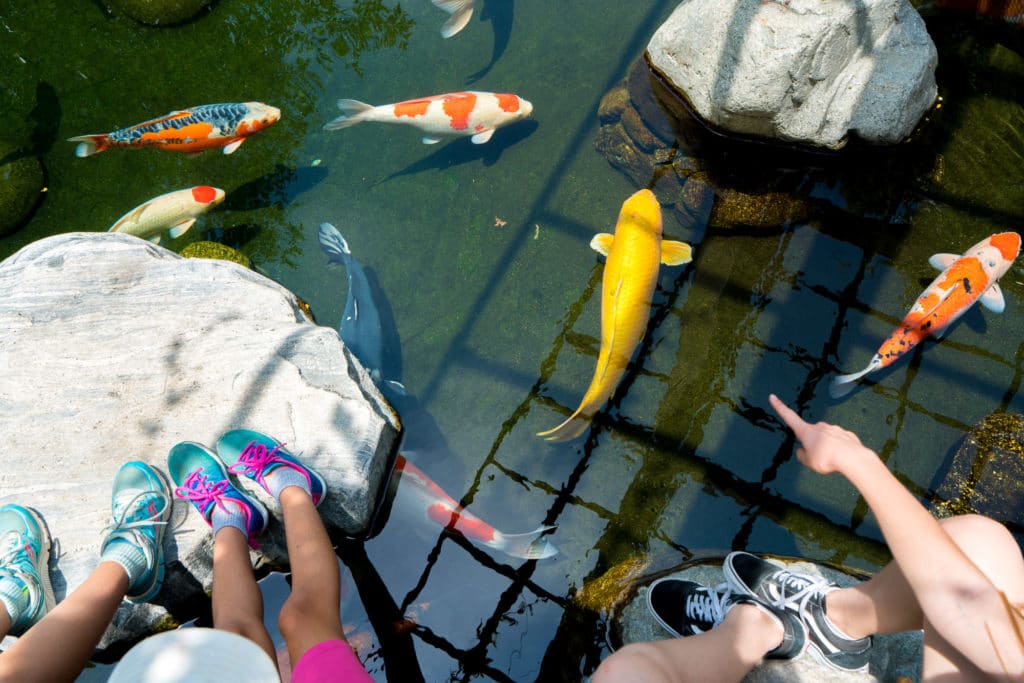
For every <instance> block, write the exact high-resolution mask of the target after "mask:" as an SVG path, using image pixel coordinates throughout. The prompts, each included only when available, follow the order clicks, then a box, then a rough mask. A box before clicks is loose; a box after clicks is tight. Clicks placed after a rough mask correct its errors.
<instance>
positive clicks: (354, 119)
mask: <svg viewBox="0 0 1024 683" xmlns="http://www.w3.org/2000/svg"><path fill="white" fill-rule="evenodd" d="M373 108H374V107H373V105H372V104H367V103H366V102H360V101H359V100H338V109H340V110H341V116H339V117H338V118H336V119H333V120H331V121H328V122H327V123H325V124H324V130H339V129H341V128H348V127H349V126H354V125H356V124H357V123H360V122H361V121H363V120H364V119H365V118H366V113H367V112H368V111H371V110H372V109H373Z"/></svg>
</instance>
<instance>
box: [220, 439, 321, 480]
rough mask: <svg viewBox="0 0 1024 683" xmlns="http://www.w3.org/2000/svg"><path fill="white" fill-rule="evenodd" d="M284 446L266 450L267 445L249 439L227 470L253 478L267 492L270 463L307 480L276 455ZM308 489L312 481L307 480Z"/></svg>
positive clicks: (303, 474)
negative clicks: (287, 468)
mask: <svg viewBox="0 0 1024 683" xmlns="http://www.w3.org/2000/svg"><path fill="white" fill-rule="evenodd" d="M282 448H284V444H283V443H281V444H278V445H276V446H274V448H273V450H269V451H268V450H267V447H266V446H264V445H263V444H261V443H259V442H257V441H250V442H249V445H248V446H246V447H245V449H244V450H243V451H242V453H241V454H240V455H239V456H238V460H236V461H235V462H234V464H233V465H231V466H230V467H228V470H230V471H231V472H233V473H234V474H242V475H244V476H246V477H249V478H251V479H254V480H255V481H256V482H257V483H259V485H260V486H262V487H263V488H265V489H266V490H267V492H268V493H269V492H270V487H269V486H267V481H266V479H265V475H266V474H267V472H268V470H269V471H273V469H274V468H273V467H272V465H275V464H280V465H284V466H286V467H290V468H291V469H293V470H295V471H296V472H299V473H300V474H302V476H304V477H305V478H306V481H307V482H309V475H308V474H306V473H305V472H303V471H302V470H301V469H300V468H297V467H295V465H294V464H293V463H291V462H289V461H288V460H285V459H284V458H281V457H278V455H277V452H278V451H279V450H281V449H282ZM309 486H310V490H312V486H313V483H312V482H309Z"/></svg>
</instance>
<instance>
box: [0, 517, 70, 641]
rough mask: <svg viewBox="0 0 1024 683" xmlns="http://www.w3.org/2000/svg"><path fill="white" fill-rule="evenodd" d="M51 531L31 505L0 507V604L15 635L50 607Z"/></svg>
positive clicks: (51, 601) (51, 590)
mask: <svg viewBox="0 0 1024 683" xmlns="http://www.w3.org/2000/svg"><path fill="white" fill-rule="evenodd" d="M50 545H51V542H50V533H49V531H48V530H47V528H46V524H45V523H44V522H43V518H42V517H40V516H39V515H38V514H37V513H36V512H35V511H34V510H32V509H31V508H27V507H23V506H21V505H14V504H8V505H4V506H3V507H0V605H3V606H4V607H6V609H7V613H8V616H10V619H11V629H10V634H11V635H12V636H18V635H21V634H22V633H24V632H25V631H26V630H27V629H28V628H29V627H30V626H32V624H34V623H36V622H37V621H39V620H40V619H42V618H43V615H44V614H46V613H47V612H49V611H50V610H51V609H53V606H54V605H55V604H56V600H55V599H54V596H53V588H51V587H50V573H49V570H48V569H47V564H48V562H49V557H50Z"/></svg>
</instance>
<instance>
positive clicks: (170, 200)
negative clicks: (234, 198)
mask: <svg viewBox="0 0 1024 683" xmlns="http://www.w3.org/2000/svg"><path fill="white" fill-rule="evenodd" d="M222 201H224V190H222V189H220V188H219V187H210V186H209V185H197V186H196V187H190V188H188V189H185V190H175V191H174V192H168V193H167V194H162V195H160V196H159V197H154V198H153V199H150V200H149V201H148V202H145V203H143V204H139V205H138V206H136V207H135V208H134V209H132V210H131V211H129V212H128V213H126V214H125V215H123V216H121V218H120V219H119V220H118V221H117V222H116V223H114V224H113V225H112V226H110V229H109V230H107V232H122V233H125V234H127V235H135V236H136V237H141V238H142V239H144V240H149V241H150V242H153V243H154V244H159V243H160V236H161V234H162V233H163V231H164V230H167V231H168V234H169V235H170V236H171V238H177V237H181V236H182V235H184V234H185V233H186V232H188V229H189V228H191V227H192V226H193V225H194V224H195V222H196V217H197V216H200V215H202V214H204V213H206V212H207V211H209V210H210V209H212V208H213V207H215V206H217V205H218V204H220V203H221V202H222Z"/></svg>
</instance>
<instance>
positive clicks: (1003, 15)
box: [935, 0, 1024, 25]
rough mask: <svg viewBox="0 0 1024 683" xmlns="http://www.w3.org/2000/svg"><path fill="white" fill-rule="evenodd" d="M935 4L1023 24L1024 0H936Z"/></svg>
mask: <svg viewBox="0 0 1024 683" xmlns="http://www.w3.org/2000/svg"><path fill="white" fill-rule="evenodd" d="M935 6H936V7H940V8H942V9H951V10H958V11H961V12H974V13H975V14H977V15H978V16H982V17H991V18H993V19H1002V20H1003V21H1008V22H1010V23H1011V24H1021V25H1024V0H936V3H935Z"/></svg>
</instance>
